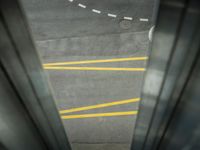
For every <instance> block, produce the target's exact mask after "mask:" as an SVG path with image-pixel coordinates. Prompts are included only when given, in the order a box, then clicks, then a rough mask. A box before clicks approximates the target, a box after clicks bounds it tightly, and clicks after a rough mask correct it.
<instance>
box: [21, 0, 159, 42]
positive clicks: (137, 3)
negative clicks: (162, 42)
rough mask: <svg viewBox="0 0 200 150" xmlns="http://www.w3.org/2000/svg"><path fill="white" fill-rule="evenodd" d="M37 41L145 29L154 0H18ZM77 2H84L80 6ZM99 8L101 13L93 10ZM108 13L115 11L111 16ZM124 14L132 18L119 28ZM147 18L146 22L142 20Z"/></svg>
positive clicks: (147, 26)
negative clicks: (128, 23) (115, 15)
mask: <svg viewBox="0 0 200 150" xmlns="http://www.w3.org/2000/svg"><path fill="white" fill-rule="evenodd" d="M21 1H22V4H23V6H24V9H25V11H26V12H27V16H28V18H29V24H30V25H31V28H32V31H33V35H34V38H35V39H36V40H47V39H57V38H63V37H80V36H89V35H104V34H116V33H127V32H138V31H144V30H148V29H149V28H150V26H151V24H152V15H153V6H154V1H155V0H109V1H108V0H74V1H73V2H69V1H68V0H34V1H32V0H21ZM78 3H82V4H85V5H87V8H85V9H83V8H80V7H78V6H77V4H78ZM93 8H94V9H98V10H101V12H102V13H101V14H96V13H93V12H92V11H91V10H92V9H93ZM107 13H114V14H117V15H118V17H117V18H116V19H115V18H111V17H108V16H107ZM124 16H128V17H133V21H131V28H130V29H126V30H124V29H122V28H120V26H119V22H120V21H121V20H122V18H123V17H124ZM139 18H147V19H149V22H141V21H139Z"/></svg>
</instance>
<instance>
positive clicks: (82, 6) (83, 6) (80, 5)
mask: <svg viewBox="0 0 200 150" xmlns="http://www.w3.org/2000/svg"><path fill="white" fill-rule="evenodd" d="M78 6H79V7H81V8H86V6H85V5H83V4H81V3H79V4H78Z"/></svg>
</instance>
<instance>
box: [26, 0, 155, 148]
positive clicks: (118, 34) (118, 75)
mask: <svg viewBox="0 0 200 150" xmlns="http://www.w3.org/2000/svg"><path fill="white" fill-rule="evenodd" d="M78 3H82V4H84V5H87V8H85V9H84V8H80V7H78V6H77V4H78ZM22 5H23V7H24V9H25V12H26V14H27V17H28V21H29V24H30V28H31V30H32V34H33V37H34V39H35V43H36V46H37V49H38V53H39V55H40V57H41V62H42V63H49V62H62V61H79V60H95V59H111V58H123V57H137V56H148V54H149V53H150V51H149V40H148V31H149V29H150V27H151V26H152V15H153V7H154V0H109V1H108V0H101V1H98V0H74V1H73V2H69V1H68V0H34V1H31V0H22ZM93 8H94V9H98V10H101V12H102V13H101V14H95V13H93V12H92V11H91V9H93ZM107 13H114V14H117V15H118V17H117V18H111V17H108V16H107ZM124 16H128V17H133V20H132V21H130V22H128V26H129V27H130V28H128V29H123V28H121V27H120V22H121V21H122V18H123V17H124ZM139 18H147V19H149V21H148V22H141V21H139ZM73 66H87V67H91V66H93V67H146V61H129V62H115V63H99V64H85V65H73ZM47 76H48V78H49V81H50V84H51V86H52V89H53V92H54V95H55V101H56V104H57V106H58V109H59V110H60V109H70V108H74V107H81V106H87V105H95V104H101V103H108V102H113V101H119V100H125V99H130V98H136V97H140V94H141V87H142V80H143V76H144V72H123V71H80V70H79V71H78V70H76V71H75V70H74V71H72V70H47ZM137 109H138V103H131V104H125V105H119V106H112V107H108V108H101V109H95V110H88V111H83V112H76V113H71V114H84V113H105V112H115V111H116V112H117V111H132V110H137ZM136 117H137V116H123V117H98V118H85V119H71V120H63V124H64V127H65V129H66V132H67V135H68V138H69V140H70V142H71V143H72V147H73V149H75V150H90V149H91V150H101V149H102V150H112V149H115V150H128V149H129V146H130V142H131V140H132V135H133V130H134V124H135V120H136ZM109 143H110V144H109Z"/></svg>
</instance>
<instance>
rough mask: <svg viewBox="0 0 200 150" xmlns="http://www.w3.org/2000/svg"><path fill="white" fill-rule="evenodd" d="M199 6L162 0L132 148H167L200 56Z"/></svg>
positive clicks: (195, 0) (186, 1)
mask: <svg viewBox="0 0 200 150" xmlns="http://www.w3.org/2000/svg"><path fill="white" fill-rule="evenodd" d="M199 7H200V2H199V1H198V0H161V1H160V9H159V12H158V19H157V23H156V28H155V34H154V39H153V43H152V46H151V48H152V52H151V55H150V60H149V64H148V69H147V72H146V76H145V80H144V86H143V93H142V101H141V104H140V108H139V115H138V118H137V122H136V127H135V131H134V136H133V143H132V147H131V149H132V150H151V149H159V148H160V147H162V148H161V149H162V150H163V149H167V148H164V147H163V145H162V143H163V141H165V140H166V138H165V137H166V136H165V134H166V133H167V131H168V126H169V124H170V123H171V122H170V121H171V120H172V118H173V116H174V113H175V110H176V108H177V105H179V102H180V97H181V96H182V95H183V91H184V89H185V86H186V85H187V82H188V80H189V78H190V77H191V72H192V69H193V65H194V62H195V61H196V60H197V59H199V55H198V52H199V47H200V44H199V41H200V28H199V27H200V8H199ZM196 56H198V57H196ZM194 84H195V83H194ZM195 119H197V118H194V120H193V121H194V122H195ZM177 124H178V123H177ZM168 141H170V140H169V137H168ZM179 144H180V143H179ZM181 144H182V145H184V144H185V143H181ZM165 146H166V145H165ZM173 148H174V149H175V145H174V147H173V146H172V147H171V149H173Z"/></svg>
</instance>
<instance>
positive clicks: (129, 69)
mask: <svg viewBox="0 0 200 150" xmlns="http://www.w3.org/2000/svg"><path fill="white" fill-rule="evenodd" d="M44 69H48V70H88V71H145V68H110V67H51V66H45V67H44Z"/></svg>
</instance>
